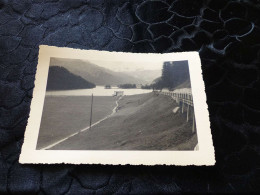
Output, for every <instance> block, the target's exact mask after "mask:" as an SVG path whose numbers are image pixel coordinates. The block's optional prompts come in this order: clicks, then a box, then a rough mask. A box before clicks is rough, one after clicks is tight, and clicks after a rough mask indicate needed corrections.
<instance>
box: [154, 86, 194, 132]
mask: <svg viewBox="0 0 260 195" xmlns="http://www.w3.org/2000/svg"><path fill="white" fill-rule="evenodd" d="M156 92H158V93H160V94H162V95H167V96H171V97H172V99H173V100H175V101H176V102H177V103H178V104H180V106H181V110H182V113H184V107H186V108H185V109H186V111H187V122H188V121H189V119H190V112H191V109H190V106H191V107H193V97H192V92H191V88H182V89H176V90H174V91H169V90H167V89H163V90H161V91H156ZM185 105H186V106H185ZM191 114H192V113H191ZM192 132H195V114H194V110H193V117H192Z"/></svg>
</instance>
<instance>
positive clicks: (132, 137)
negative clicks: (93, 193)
mask: <svg viewBox="0 0 260 195" xmlns="http://www.w3.org/2000/svg"><path fill="white" fill-rule="evenodd" d="M197 148H198V140H197V134H196V121H195V114H194V109H193V98H192V92H191V83H190V76H189V67H188V61H187V60H184V61H162V62H156V63H153V62H149V61H147V62H142V63H136V62H134V63H132V62H131V61H130V62H122V61H110V62H109V63H107V62H104V61H88V60H81V59H68V58H51V59H50V66H49V73H48V81H47V89H46V95H45V100H44V107H43V114H42V119H41V125H40V132H39V137H38V141H37V149H39V150H47V149H48V150H195V149H197Z"/></svg>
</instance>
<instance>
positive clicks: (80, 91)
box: [46, 86, 152, 96]
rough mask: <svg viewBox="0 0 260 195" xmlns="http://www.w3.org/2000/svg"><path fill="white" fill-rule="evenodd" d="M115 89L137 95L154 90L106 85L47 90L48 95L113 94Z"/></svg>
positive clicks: (125, 93)
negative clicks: (108, 87)
mask: <svg viewBox="0 0 260 195" xmlns="http://www.w3.org/2000/svg"><path fill="white" fill-rule="evenodd" d="M114 91H123V92H124V95H137V94H144V93H150V92H152V89H121V88H118V87H112V88H111V89H105V86H96V87H95V88H93V89H74V90H58V91H46V95H47V96H91V95H92V94H93V95H94V96H112V95H113V94H114Z"/></svg>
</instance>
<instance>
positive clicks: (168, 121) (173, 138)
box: [52, 93, 197, 150]
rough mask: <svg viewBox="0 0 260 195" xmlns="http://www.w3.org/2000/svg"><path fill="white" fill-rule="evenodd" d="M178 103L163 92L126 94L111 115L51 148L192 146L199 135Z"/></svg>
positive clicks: (176, 147) (132, 148)
mask: <svg viewBox="0 0 260 195" xmlns="http://www.w3.org/2000/svg"><path fill="white" fill-rule="evenodd" d="M176 106H177V105H176V103H174V102H173V101H172V99H171V98H170V97H168V96H163V95H159V96H156V95H153V94H152V93H150V94H143V95H133V96H125V97H124V98H123V99H122V100H120V101H119V110H118V112H117V113H116V114H115V115H113V116H112V117H111V118H109V119H107V120H105V121H103V122H102V123H100V124H99V125H97V126H94V127H93V128H92V129H91V131H87V132H83V133H81V134H79V135H76V136H74V137H72V138H69V139H68V140H66V141H64V142H63V143H60V144H59V145H57V146H55V147H53V148H52V149H90V150H91V149H93V150H95V149H108V150H110V149H117V150H193V148H194V147H195V145H196V144H197V136H196V134H193V133H191V122H189V123H186V122H185V120H186V115H185V113H184V114H181V113H177V114H173V113H172V109H173V108H175V107H176Z"/></svg>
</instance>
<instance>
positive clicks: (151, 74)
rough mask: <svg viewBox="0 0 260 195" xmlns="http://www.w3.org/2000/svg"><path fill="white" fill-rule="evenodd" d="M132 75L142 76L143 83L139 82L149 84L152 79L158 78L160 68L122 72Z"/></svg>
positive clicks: (160, 72) (135, 76) (160, 71)
mask: <svg viewBox="0 0 260 195" xmlns="http://www.w3.org/2000/svg"><path fill="white" fill-rule="evenodd" d="M122 73H125V74H128V75H131V76H132V77H134V78H136V79H138V78H142V80H144V82H145V83H141V84H151V83H152V82H153V80H154V79H156V78H158V77H160V76H161V74H162V70H139V71H130V72H122Z"/></svg>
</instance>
